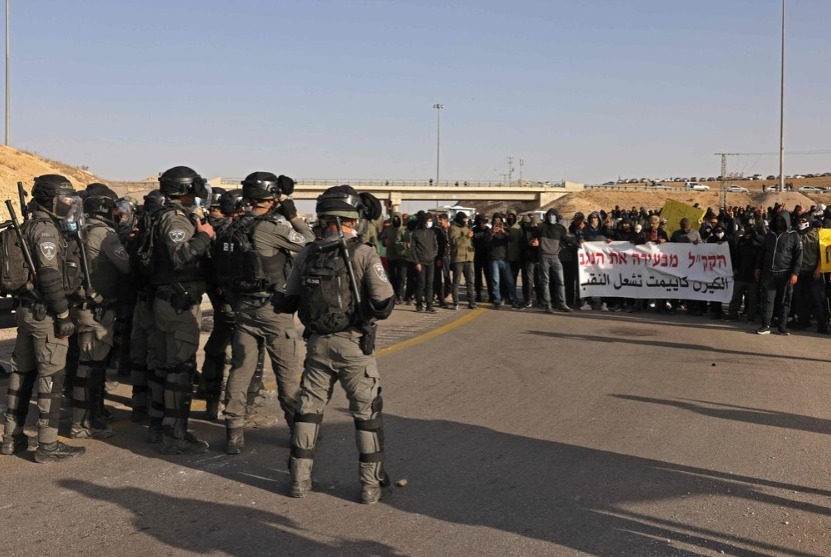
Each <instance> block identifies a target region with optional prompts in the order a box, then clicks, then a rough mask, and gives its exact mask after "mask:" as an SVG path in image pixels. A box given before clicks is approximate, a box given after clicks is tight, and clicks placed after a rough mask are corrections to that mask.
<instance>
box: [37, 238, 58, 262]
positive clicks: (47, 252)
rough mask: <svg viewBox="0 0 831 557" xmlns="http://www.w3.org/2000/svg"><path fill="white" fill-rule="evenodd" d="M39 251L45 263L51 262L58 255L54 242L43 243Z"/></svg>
mask: <svg viewBox="0 0 831 557" xmlns="http://www.w3.org/2000/svg"><path fill="white" fill-rule="evenodd" d="M40 251H41V253H42V254H43V257H45V258H46V260H47V261H52V260H53V259H55V255H56V254H57V253H58V248H57V246H56V245H55V243H54V242H43V243H42V244H41V245H40Z"/></svg>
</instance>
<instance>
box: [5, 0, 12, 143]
mask: <svg viewBox="0 0 831 557" xmlns="http://www.w3.org/2000/svg"><path fill="white" fill-rule="evenodd" d="M10 43H11V41H10V39H9V0H6V147H8V146H9V142H10V141H11V129H12V127H11V121H10V120H9V115H10V114H11V93H10V91H11V88H10V87H9V45H10Z"/></svg>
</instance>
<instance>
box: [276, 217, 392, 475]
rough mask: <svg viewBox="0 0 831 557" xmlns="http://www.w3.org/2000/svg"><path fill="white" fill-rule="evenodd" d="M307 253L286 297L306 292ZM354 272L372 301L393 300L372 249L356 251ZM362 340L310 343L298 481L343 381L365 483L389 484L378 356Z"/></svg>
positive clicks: (327, 338) (356, 332)
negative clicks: (367, 350) (334, 391)
mask: <svg viewBox="0 0 831 557" xmlns="http://www.w3.org/2000/svg"><path fill="white" fill-rule="evenodd" d="M336 241H337V238H336V237H333V236H332V235H331V233H330V234H328V235H327V237H326V238H324V239H323V240H320V242H336ZM306 254H308V248H307V250H304V251H303V252H302V253H301V254H300V255H299V256H298V258H297V260H296V261H295V266H294V269H292V273H291V275H290V276H289V280H288V283H287V285H286V293H285V294H286V297H287V298H288V297H291V296H300V295H301V293H302V282H301V280H302V277H303V274H304V261H305V256H306ZM353 268H354V271H355V280H356V281H357V283H358V285H360V291H361V292H363V293H364V296H368V297H369V298H370V299H371V300H372V301H373V302H383V301H384V300H388V299H390V298H391V297H392V296H393V295H394V294H393V289H392V286H391V285H390V283H389V280H388V279H387V275H386V273H385V272H384V268H383V266H382V265H381V260H380V258H379V257H378V254H377V252H376V251H375V250H374V249H373V248H372V247H370V246H367V245H364V244H361V245H358V246H357V249H356V250H355V254H354V257H353ZM362 301H363V300H362ZM301 303H302V302H301ZM307 326H308V324H307ZM361 335H362V331H361V330H360V329H358V328H355V327H353V328H350V329H347V330H345V331H342V332H339V333H334V334H330V335H318V334H315V333H312V334H311V336H309V338H308V343H307V345H306V362H305V368H304V370H303V379H302V381H301V385H300V398H299V400H298V403H297V414H296V416H295V427H294V432H293V435H292V453H291V454H292V456H291V477H292V481H294V482H303V481H309V480H311V473H312V464H313V459H314V448H315V443H316V441H317V434H318V429H319V427H320V423H321V422H322V421H323V411H324V409H325V408H326V404H327V403H328V402H329V398H330V397H331V394H332V389H333V387H334V384H335V382H337V381H339V382H340V384H341V386H342V387H343V389H344V390H345V391H346V396H347V398H348V399H349V411H350V413H351V414H352V417H353V418H354V419H355V429H356V431H355V438H356V444H357V446H358V452H359V453H360V468H359V475H360V480H361V483H362V484H364V485H374V486H377V485H385V484H384V482H385V481H386V474H385V472H384V441H383V439H384V437H383V426H382V420H381V410H382V407H383V402H382V399H381V384H380V376H379V374H378V366H377V363H376V361H375V355H374V353H373V354H369V355H367V354H364V353H363V351H362V350H361V348H360V346H359V340H360V338H361Z"/></svg>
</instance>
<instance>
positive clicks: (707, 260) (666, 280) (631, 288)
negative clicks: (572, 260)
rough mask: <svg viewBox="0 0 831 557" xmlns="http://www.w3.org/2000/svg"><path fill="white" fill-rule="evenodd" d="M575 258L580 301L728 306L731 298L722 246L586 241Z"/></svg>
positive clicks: (730, 270)
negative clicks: (667, 301) (700, 302)
mask: <svg viewBox="0 0 831 557" xmlns="http://www.w3.org/2000/svg"><path fill="white" fill-rule="evenodd" d="M577 254H578V262H579V265H580V275H579V277H580V295H581V296H611V297H619V298H655V299H679V300H707V301H714V302H729V301H730V298H731V297H732V295H733V265H732V263H731V261H730V249H729V248H728V246H727V243H723V244H697V245H696V244H681V243H677V244H674V243H665V244H644V245H638V246H636V245H634V244H631V243H629V242H610V243H604V242H586V243H584V244H583V246H582V247H581V248H580V250H579V251H578V252H577Z"/></svg>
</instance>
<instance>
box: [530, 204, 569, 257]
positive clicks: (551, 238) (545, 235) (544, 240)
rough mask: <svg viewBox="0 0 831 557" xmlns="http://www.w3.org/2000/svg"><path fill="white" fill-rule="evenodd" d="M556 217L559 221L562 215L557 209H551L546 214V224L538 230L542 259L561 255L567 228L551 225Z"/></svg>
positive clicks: (541, 225) (557, 224)
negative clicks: (552, 218)
mask: <svg viewBox="0 0 831 557" xmlns="http://www.w3.org/2000/svg"><path fill="white" fill-rule="evenodd" d="M552 216H553V217H555V218H556V219H557V220H558V221H559V218H560V214H559V213H558V212H557V209H553V208H552V209H549V210H548V212H546V213H545V222H543V223H542V224H540V226H539V227H538V228H537V238H538V239H539V241H540V257H557V256H558V255H559V254H560V240H561V239H563V237H565V236H566V234H567V231H566V227H565V226H563V225H562V224H560V223H559V222H557V223H556V224H551V223H550V222H549V219H550V218H551V217H552Z"/></svg>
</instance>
